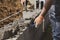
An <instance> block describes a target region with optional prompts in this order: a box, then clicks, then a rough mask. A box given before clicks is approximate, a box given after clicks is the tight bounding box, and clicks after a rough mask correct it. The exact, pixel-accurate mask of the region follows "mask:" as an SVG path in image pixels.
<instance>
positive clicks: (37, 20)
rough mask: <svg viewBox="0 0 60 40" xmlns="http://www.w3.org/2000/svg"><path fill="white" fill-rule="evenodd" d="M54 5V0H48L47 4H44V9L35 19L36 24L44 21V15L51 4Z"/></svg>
mask: <svg viewBox="0 0 60 40" xmlns="http://www.w3.org/2000/svg"><path fill="white" fill-rule="evenodd" d="M51 5H52V0H46V1H45V5H44V6H43V9H42V11H41V13H40V15H39V16H38V17H37V18H36V19H35V23H36V24H40V23H41V22H42V21H43V18H44V16H45V15H46V13H47V12H48V10H49V9H50V6H51Z"/></svg>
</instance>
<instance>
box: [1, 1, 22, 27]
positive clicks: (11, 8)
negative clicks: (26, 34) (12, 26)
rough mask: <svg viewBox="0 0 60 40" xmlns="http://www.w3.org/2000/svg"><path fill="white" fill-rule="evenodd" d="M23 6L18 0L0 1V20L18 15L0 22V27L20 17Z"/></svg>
mask: <svg viewBox="0 0 60 40" xmlns="http://www.w3.org/2000/svg"><path fill="white" fill-rule="evenodd" d="M22 11H23V6H22V4H21V2H20V0H0V20H3V19H4V18H6V17H8V16H11V15H12V14H15V13H16V12H19V14H17V15H14V16H12V17H10V18H8V19H6V20H4V21H2V22H0V27H3V26H4V25H6V24H8V23H10V22H13V21H14V20H16V19H18V18H19V17H22V15H23V14H22Z"/></svg>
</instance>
